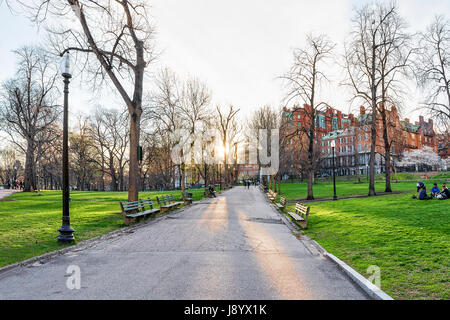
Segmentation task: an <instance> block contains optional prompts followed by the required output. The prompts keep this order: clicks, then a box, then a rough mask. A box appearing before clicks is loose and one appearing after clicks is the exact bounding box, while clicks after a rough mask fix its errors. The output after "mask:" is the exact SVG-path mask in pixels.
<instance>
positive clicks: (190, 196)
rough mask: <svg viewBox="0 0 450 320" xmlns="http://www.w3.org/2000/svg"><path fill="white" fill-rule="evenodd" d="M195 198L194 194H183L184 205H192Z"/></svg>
mask: <svg viewBox="0 0 450 320" xmlns="http://www.w3.org/2000/svg"><path fill="white" fill-rule="evenodd" d="M193 198H194V196H193V194H192V193H190V192H183V200H184V204H192V200H193Z"/></svg>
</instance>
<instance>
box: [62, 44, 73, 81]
mask: <svg viewBox="0 0 450 320" xmlns="http://www.w3.org/2000/svg"><path fill="white" fill-rule="evenodd" d="M60 68H61V74H62V76H63V77H69V78H70V77H72V70H71V65H70V53H69V51H67V52H66V53H65V54H64V56H63V57H62V58H61V65H60Z"/></svg>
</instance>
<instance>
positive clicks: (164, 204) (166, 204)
mask: <svg viewBox="0 0 450 320" xmlns="http://www.w3.org/2000/svg"><path fill="white" fill-rule="evenodd" d="M156 200H158V204H159V207H160V208H161V212H166V211H167V210H170V209H173V208H177V207H178V206H179V205H180V204H181V202H174V200H175V199H174V198H173V195H172V197H170V196H159V197H156Z"/></svg>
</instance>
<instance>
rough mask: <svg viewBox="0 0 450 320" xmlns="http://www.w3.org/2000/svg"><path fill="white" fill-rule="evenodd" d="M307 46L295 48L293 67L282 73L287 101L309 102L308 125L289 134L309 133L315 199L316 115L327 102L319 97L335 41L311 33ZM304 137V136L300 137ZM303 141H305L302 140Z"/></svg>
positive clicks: (308, 168) (310, 183)
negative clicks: (326, 62) (325, 66)
mask: <svg viewBox="0 0 450 320" xmlns="http://www.w3.org/2000/svg"><path fill="white" fill-rule="evenodd" d="M306 40H307V44H306V47H305V49H296V50H295V51H294V63H293V65H292V67H291V70H290V71H289V72H288V73H287V74H285V75H284V76H282V79H284V80H285V82H286V86H287V88H288V93H287V95H286V105H288V104H289V103H290V101H292V100H295V101H298V100H301V101H302V102H303V103H305V104H307V106H306V108H305V110H304V111H305V112H304V117H305V119H304V120H303V121H304V122H305V124H306V125H305V126H301V127H298V128H296V130H293V131H291V132H289V133H288V134H289V135H295V136H301V135H305V136H306V138H307V139H306V140H307V141H306V143H307V148H305V149H306V151H307V157H306V159H305V160H306V161H304V163H303V164H302V167H303V169H304V170H305V171H306V175H307V177H308V200H313V199H314V194H313V182H314V172H315V168H316V164H317V160H318V157H316V156H315V155H317V150H316V149H317V141H316V121H315V120H316V115H317V114H318V111H320V108H323V107H325V106H327V105H328V104H327V103H325V102H323V101H320V100H319V99H318V98H317V97H318V93H319V87H320V83H321V81H323V80H326V79H327V77H326V75H325V73H324V71H323V70H324V66H323V63H324V62H325V60H327V59H329V58H330V57H331V52H332V50H333V48H334V47H335V45H334V44H333V43H332V42H331V41H330V40H329V39H328V38H327V36H325V35H320V36H312V35H308V36H307V38H306ZM301 140H303V139H301ZM301 140H300V143H303V142H304V141H301Z"/></svg>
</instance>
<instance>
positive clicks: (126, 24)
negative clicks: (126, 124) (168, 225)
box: [9, 0, 154, 201]
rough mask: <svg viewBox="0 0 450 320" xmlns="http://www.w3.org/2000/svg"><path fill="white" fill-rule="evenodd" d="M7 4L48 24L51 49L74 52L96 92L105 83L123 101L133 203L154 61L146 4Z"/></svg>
mask: <svg viewBox="0 0 450 320" xmlns="http://www.w3.org/2000/svg"><path fill="white" fill-rule="evenodd" d="M9 2H10V3H12V2H15V3H18V4H19V5H21V7H22V8H24V9H26V11H28V12H29V13H30V15H31V19H32V20H33V21H35V22H37V23H44V22H47V30H48V31H49V32H50V33H51V36H50V40H51V43H52V45H53V47H54V48H55V50H56V51H58V53H59V54H60V55H63V54H64V53H66V52H68V51H71V52H75V53H77V63H76V65H78V66H81V69H82V70H83V71H86V72H87V74H88V76H89V79H88V80H89V83H91V84H92V86H95V87H97V88H98V87H100V85H101V84H102V82H104V81H105V80H107V79H109V80H110V82H109V83H112V85H113V87H114V88H115V91H116V92H117V93H118V94H119V95H120V97H121V98H122V100H123V102H124V104H125V106H126V108H127V110H128V114H129V117H128V120H129V121H130V130H129V134H130V137H129V140H130V148H129V158H130V165H129V189H128V200H129V201H135V200H137V199H138V192H139V190H138V189H139V161H138V147H139V137H140V123H141V116H142V97H143V90H144V73H145V70H146V68H147V66H148V65H149V64H150V63H151V61H152V60H153V58H154V50H153V47H152V36H153V27H152V25H151V24H150V21H149V14H148V11H149V4H148V3H147V1H145V0H114V1H113V0H64V1H61V0H60V1H58V0H33V1H23V0H15V1H14V0H11V1H9ZM48 18H50V19H48ZM73 18H75V19H76V20H77V21H78V23H79V24H78V27H76V26H75V25H74V23H73ZM53 22H55V23H53ZM50 23H52V24H50Z"/></svg>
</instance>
